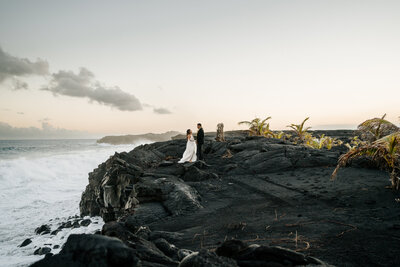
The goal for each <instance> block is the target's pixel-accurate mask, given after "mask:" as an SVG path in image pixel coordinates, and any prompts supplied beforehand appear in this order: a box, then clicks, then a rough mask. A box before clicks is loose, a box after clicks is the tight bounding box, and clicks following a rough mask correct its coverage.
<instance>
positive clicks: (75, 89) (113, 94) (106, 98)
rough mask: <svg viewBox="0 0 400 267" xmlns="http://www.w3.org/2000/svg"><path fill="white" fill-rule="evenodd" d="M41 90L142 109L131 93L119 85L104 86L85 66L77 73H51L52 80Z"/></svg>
mask: <svg viewBox="0 0 400 267" xmlns="http://www.w3.org/2000/svg"><path fill="white" fill-rule="evenodd" d="M42 89H43V90H46V91H50V92H52V93H53V94H54V95H66V96H72V97H83V98H84V97H86V98H88V99H89V100H90V101H95V102H98V103H100V104H103V105H107V106H111V107H114V108H117V109H119V110H123V111H135V110H142V109H143V107H142V104H141V103H140V101H139V100H138V99H137V98H136V97H135V96H134V95H132V94H129V93H127V92H124V91H122V90H121V89H120V88H119V87H117V86H115V87H106V86H104V85H102V84H100V83H99V82H98V81H96V80H95V76H94V74H93V73H92V72H91V71H89V70H88V69H86V68H81V69H80V70H79V73H78V74H75V73H73V72H72V71H63V70H61V71H59V72H57V73H54V74H52V80H51V81H50V84H49V86H48V87H46V88H42Z"/></svg>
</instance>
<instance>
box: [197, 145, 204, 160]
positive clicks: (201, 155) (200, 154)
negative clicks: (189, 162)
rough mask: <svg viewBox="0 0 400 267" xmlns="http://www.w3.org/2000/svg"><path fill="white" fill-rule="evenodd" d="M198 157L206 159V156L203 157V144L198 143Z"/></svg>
mask: <svg viewBox="0 0 400 267" xmlns="http://www.w3.org/2000/svg"><path fill="white" fill-rule="evenodd" d="M197 158H198V159H199V160H203V159H204V157H203V144H199V143H198V144H197Z"/></svg>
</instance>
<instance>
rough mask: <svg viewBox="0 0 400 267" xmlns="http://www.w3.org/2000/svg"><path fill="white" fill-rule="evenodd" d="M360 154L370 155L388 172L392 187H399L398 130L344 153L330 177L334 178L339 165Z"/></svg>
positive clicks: (399, 143) (399, 150)
mask: <svg viewBox="0 0 400 267" xmlns="http://www.w3.org/2000/svg"><path fill="white" fill-rule="evenodd" d="M361 156H370V157H371V158H372V160H373V161H375V162H376V163H377V164H378V165H380V166H382V167H384V168H386V169H387V170H388V171H389V174H390V180H391V183H392V188H395V189H397V190H398V189H399V187H400V178H399V176H400V164H399V159H400V132H396V133H393V134H390V135H387V136H385V137H382V138H380V139H378V140H376V141H374V142H372V143H365V144H363V145H361V146H359V147H354V148H352V149H350V151H348V152H347V153H346V154H343V155H342V156H340V158H339V161H338V164H337V166H336V168H335V170H334V171H333V173H332V176H331V178H332V179H335V178H336V176H337V173H338V171H339V169H340V168H341V167H344V166H346V165H347V164H348V163H349V162H351V160H353V159H355V158H358V157H361Z"/></svg>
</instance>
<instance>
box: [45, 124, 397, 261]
mask: <svg viewBox="0 0 400 267" xmlns="http://www.w3.org/2000/svg"><path fill="white" fill-rule="evenodd" d="M323 133H324V134H326V135H329V133H328V132H323ZM335 134H337V135H340V134H342V135H343V136H344V137H345V138H348V139H350V132H345V133H341V132H340V131H335ZM213 139H214V137H212V136H207V135H206V138H205V140H206V142H205V145H204V151H205V161H204V162H202V161H198V162H194V163H185V164H178V163H177V161H178V160H179V158H180V157H181V155H182V153H183V151H184V149H185V145H186V144H185V140H179V139H176V140H171V141H167V142H159V143H154V144H150V145H143V146H140V147H137V148H135V149H134V150H132V151H130V152H129V153H116V154H115V155H113V156H112V157H110V158H109V159H108V160H107V161H106V162H105V163H102V164H101V165H99V167H98V168H97V169H95V170H94V171H93V172H91V173H90V174H89V184H88V186H87V187H86V190H85V192H84V193H83V194H82V199H81V202H80V210H81V216H85V215H90V216H94V215H100V216H102V217H103V219H104V220H105V221H106V222H107V223H106V224H105V225H104V227H103V230H102V232H101V235H95V236H100V237H102V238H105V239H99V240H97V239H96V240H97V241H96V242H101V243H102V244H103V243H104V244H103V245H104V246H108V245H110V246H111V247H114V245H115V246H116V247H119V248H121V250H122V251H124V253H122V254H117V253H116V254H113V253H112V252H110V253H111V254H104V253H105V252H104V251H103V252H102V253H103V254H101V253H100V254H93V253H94V252H93V251H91V250H96V248H95V246H90V245H88V246H87V247H86V248H85V249H83V248H81V247H80V246H75V245H74V246H73V247H74V248H76V251H78V250H80V251H81V252H80V253H83V255H82V256H81V257H79V263H76V262H75V263H76V264H78V266H79V264H88V263H90V262H91V260H92V259H91V257H93V255H97V256H96V257H97V258H96V260H99V261H100V262H102V264H103V265H104V266H111V265H110V262H109V261H110V257H111V258H113V259H112V260H118V261H121V262H122V263H123V264H125V263H126V264H131V266H178V265H179V266H296V265H298V266H303V265H328V264H327V263H326V262H328V263H330V264H333V265H338V266H343V265H346V266H359V265H360V264H361V265H365V266H371V265H383V266H393V265H397V264H398V263H399V262H400V256H399V255H398V253H397V252H398V251H399V250H400V243H399V242H398V239H400V236H397V235H398V233H397V232H398V230H396V228H394V227H393V225H399V224H400V223H399V222H400V221H399V220H400V209H399V205H398V203H397V202H396V201H395V200H394V199H395V198H398V197H399V194H398V192H395V191H390V190H387V189H385V185H387V184H388V176H387V174H386V173H385V172H383V171H380V170H377V169H365V168H354V167H350V168H344V169H343V170H341V174H340V178H339V179H338V180H336V181H335V182H332V181H330V174H331V173H332V171H333V169H334V166H335V165H336V162H337V159H338V157H339V156H340V154H341V153H344V152H346V148H345V147H337V148H335V149H332V150H326V149H322V150H315V149H311V148H308V147H304V146H300V145H295V144H292V143H290V142H288V141H282V140H278V139H267V138H259V137H248V136H246V135H245V134H241V133H240V134H232V133H229V132H227V133H226V134H225V139H226V141H225V142H215V141H212V140H213ZM358 167H360V166H358ZM80 225H81V226H82V222H80ZM71 227H73V223H72V225H71ZM111 237H112V238H113V239H112V240H119V242H120V243H118V245H117V244H116V243H113V242H116V241H113V242H111V241H110V240H109V239H108V238H111ZM87 238H89V239H90V240H92V237H91V236H89V235H85V236H82V237H80V238H78V239H79V240H80V241H79V242H85V241H84V240H85V239H87ZM114 238H117V239H114ZM240 240H243V241H240ZM72 241H73V243H77V242H78V241H77V240H72ZM72 241H70V240H68V242H70V243H71V242H72ZM224 241H225V242H224ZM68 242H67V244H68ZM79 242H78V243H79ZM90 242H93V243H95V242H94V241H90ZM90 242H89V244H90ZM110 242H111V243H110ZM67 244H66V245H65V247H69V249H67V250H65V247H64V248H63V249H62V252H61V253H60V254H58V255H54V256H49V257H46V259H44V260H42V261H43V262H42V263H40V264H47V263H50V261H52V260H57V261H59V262H63V261H65V262H69V261H70V257H72V256H71V255H75V254H74V253H77V252H73V250H72V249H71V247H70V245H68V246H67ZM64 250H65V251H64ZM63 251H64V252H63ZM107 251H109V250H108V249H107ZM110 251H113V249H110ZM348 251H351V253H348ZM127 254H129V255H131V256H127ZM85 255H86V256H85ZM88 255H91V256H88ZM118 257H121V259H116V258H118ZM315 257H316V258H315ZM317 258H318V259H323V260H324V261H320V260H318V259H317ZM93 260H94V259H93ZM46 262H47V263H46ZM38 264H39V263H38ZM96 264H98V263H96ZM132 264H133V265H132ZM38 266H50V265H38ZM121 266H122V265H121Z"/></svg>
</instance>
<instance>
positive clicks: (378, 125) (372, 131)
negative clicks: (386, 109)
mask: <svg viewBox="0 0 400 267" xmlns="http://www.w3.org/2000/svg"><path fill="white" fill-rule="evenodd" d="M385 117H386V114H384V115H383V116H382V117H381V118H373V119H369V120H366V121H364V122H363V123H361V124H360V125H358V127H357V129H358V130H359V131H360V134H361V136H362V137H363V139H369V140H371V141H375V140H378V139H379V138H381V137H382V136H385V135H389V134H391V133H394V132H397V131H399V130H400V129H399V127H397V126H396V125H394V124H393V123H391V122H390V121H387V120H386V119H385Z"/></svg>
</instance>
